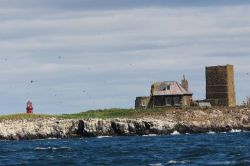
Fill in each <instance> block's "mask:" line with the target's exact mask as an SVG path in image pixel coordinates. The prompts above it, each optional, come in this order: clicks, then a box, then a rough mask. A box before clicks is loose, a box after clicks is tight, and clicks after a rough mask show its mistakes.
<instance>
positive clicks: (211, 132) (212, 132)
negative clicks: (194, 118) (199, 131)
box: [208, 131, 216, 134]
mask: <svg viewBox="0 0 250 166" xmlns="http://www.w3.org/2000/svg"><path fill="white" fill-rule="evenodd" d="M208 134H216V133H215V132H214V131H209V132H208Z"/></svg>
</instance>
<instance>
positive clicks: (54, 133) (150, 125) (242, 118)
mask: <svg viewBox="0 0 250 166" xmlns="http://www.w3.org/2000/svg"><path fill="white" fill-rule="evenodd" d="M80 115H81V116H80ZM231 130H242V131H250V109H248V108H234V109H232V108H218V109H215V108H213V109H212V108H211V109H205V110H201V109H197V110H188V109H187V110H184V109H169V110H168V109H166V110H132V109H131V110H111V111H105V110H102V111H91V112H86V113H80V114H74V115H62V116H40V115H39V116H35V117H33V116H31V117H29V115H27V116H25V118H18V117H12V118H10V117H4V116H3V117H1V118H0V139H2V140H22V139H26V140H29V139H43V138H74V137H96V136H132V135H149V134H157V135H165V134H171V133H173V132H178V133H180V134H185V133H205V132H228V131H231Z"/></svg>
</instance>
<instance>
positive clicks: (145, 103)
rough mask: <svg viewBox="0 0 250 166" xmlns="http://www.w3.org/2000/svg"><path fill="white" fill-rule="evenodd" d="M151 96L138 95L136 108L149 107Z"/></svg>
mask: <svg viewBox="0 0 250 166" xmlns="http://www.w3.org/2000/svg"><path fill="white" fill-rule="evenodd" d="M150 98H151V97H150V96H144V97H136V100H135V109H146V108H148V107H149V101H150Z"/></svg>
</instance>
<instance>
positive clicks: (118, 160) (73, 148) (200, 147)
mask: <svg viewBox="0 0 250 166" xmlns="http://www.w3.org/2000/svg"><path fill="white" fill-rule="evenodd" d="M0 165H20V166H21V165H39V166H40V165H42V166H49V165H53V166H54V165H63V166H64V165H83V166H91V165H101V166H102V165H103V166H105V165H117V166H123V165H124V166H133V165H136V166H163V165H250V132H241V131H237V130H235V131H232V132H228V133H214V132H209V133H206V134H185V135H180V134H179V133H178V132H174V133H173V134H172V135H165V136H158V135H145V136H129V137H96V138H76V139H54V138H50V139H43V140H29V141H0Z"/></svg>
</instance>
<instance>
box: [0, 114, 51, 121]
mask: <svg viewBox="0 0 250 166" xmlns="http://www.w3.org/2000/svg"><path fill="white" fill-rule="evenodd" d="M49 117H55V116H54V115H46V114H11V115H1V116H0V120H5V119H7V120H17V119H37V118H49Z"/></svg>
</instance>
